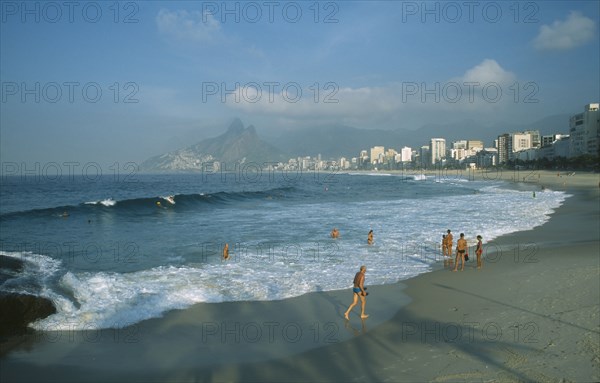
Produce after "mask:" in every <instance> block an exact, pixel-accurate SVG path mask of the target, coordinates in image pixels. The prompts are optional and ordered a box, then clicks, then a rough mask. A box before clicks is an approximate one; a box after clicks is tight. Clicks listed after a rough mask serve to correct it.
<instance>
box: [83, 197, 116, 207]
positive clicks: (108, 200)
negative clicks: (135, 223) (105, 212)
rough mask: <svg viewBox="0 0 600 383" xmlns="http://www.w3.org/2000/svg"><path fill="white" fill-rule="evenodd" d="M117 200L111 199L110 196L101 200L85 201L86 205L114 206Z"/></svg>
mask: <svg viewBox="0 0 600 383" xmlns="http://www.w3.org/2000/svg"><path fill="white" fill-rule="evenodd" d="M116 203H117V201H115V200H113V199H112V198H106V199H103V200H99V201H91V202H86V203H85V204H86V205H103V206H106V207H110V206H114V205H116Z"/></svg>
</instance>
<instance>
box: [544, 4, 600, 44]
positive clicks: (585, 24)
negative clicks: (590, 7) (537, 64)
mask: <svg viewBox="0 0 600 383" xmlns="http://www.w3.org/2000/svg"><path fill="white" fill-rule="evenodd" d="M595 30H596V24H595V23H594V20H592V19H590V18H588V17H585V16H583V15H582V14H581V13H580V12H576V11H572V12H571V13H570V14H569V16H568V17H567V19H566V20H565V21H560V20H557V21H555V22H553V23H552V25H542V26H541V27H540V33H539V34H538V35H537V36H536V38H535V39H534V40H533V45H534V47H535V48H536V49H538V50H568V49H572V48H576V47H578V46H581V45H583V44H585V43H587V42H588V41H591V40H592V39H593V38H594V32H595Z"/></svg>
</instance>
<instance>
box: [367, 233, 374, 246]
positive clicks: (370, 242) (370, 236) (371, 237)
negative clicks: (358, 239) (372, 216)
mask: <svg viewBox="0 0 600 383" xmlns="http://www.w3.org/2000/svg"><path fill="white" fill-rule="evenodd" d="M367 243H368V244H369V245H372V244H373V230H369V235H368V236H367Z"/></svg>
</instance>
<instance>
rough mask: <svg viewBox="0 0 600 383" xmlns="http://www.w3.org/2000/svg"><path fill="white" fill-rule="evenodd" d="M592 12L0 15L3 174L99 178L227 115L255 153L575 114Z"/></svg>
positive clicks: (591, 54) (373, 5) (140, 10)
mask: <svg viewBox="0 0 600 383" xmlns="http://www.w3.org/2000/svg"><path fill="white" fill-rule="evenodd" d="M599 4H600V3H599V2H598V1H522V2H516V1H507V2H505V1H498V2H485V1H456V2H453V1H449V2H421V1H417V2H413V1H381V2H378V1H337V2H335V1H323V2H315V1H290V2H286V1H256V2H252V1H251V2H239V1H231V2H223V1H217V2H195V1H182V2H176V1H168V2H167V1H143V2H135V1H124V2H114V1H106V2H105V1H89V2H88V1H76V2H71V1H58V2H39V1H28V2H21V1H1V2H0V5H1V8H0V18H1V20H0V32H1V33H0V80H1V97H2V99H1V103H0V108H1V109H0V150H1V153H0V157H1V159H0V160H1V162H2V171H3V173H4V174H7V173H10V172H14V169H15V166H17V167H19V166H30V168H31V167H33V168H34V169H35V166H41V168H43V167H44V166H45V164H49V163H52V164H59V166H61V167H62V166H63V165H62V164H65V163H71V162H73V163H77V164H79V165H78V166H80V167H83V166H85V164H89V163H94V164H95V163H97V164H100V166H102V167H103V168H105V172H109V170H108V168H109V167H110V166H111V164H113V165H114V166H117V167H124V166H125V165H124V164H126V163H128V162H136V163H139V162H142V161H143V160H145V159H147V158H148V157H150V156H153V155H157V154H161V153H164V152H166V151H168V150H173V149H175V148H179V147H185V146H188V145H191V144H193V143H195V142H196V141H199V140H200V139H203V138H208V137H213V136H216V135H218V134H220V133H222V132H224V131H225V129H226V128H227V126H228V125H229V123H231V121H232V120H233V119H234V118H235V117H239V118H241V119H242V121H243V122H244V123H245V124H246V125H250V124H252V125H254V126H255V127H256V128H257V131H258V133H259V134H260V135H261V136H265V137H269V136H274V135H284V134H285V133H286V132H288V131H290V130H296V129H303V128H306V127H314V126H331V125H346V126H352V127H357V128H363V129H409V130H414V129H418V128H419V127H421V126H423V125H425V124H441V125H444V124H452V123H457V122H460V121H465V120H475V121H477V122H478V123H481V124H482V125H485V124H497V123H507V124H510V123H532V122H535V121H537V120H540V119H542V118H545V117H547V116H552V115H559V114H576V113H579V112H581V111H583V107H584V105H586V104H588V103H590V102H598V101H599V99H600V78H599V76H600V75H599V73H600V62H599V60H600V52H599V47H600V41H599V40H600V39H599V22H600V15H599V14H600V10H599V9H600V7H599ZM440 130H441V131H440V134H439V136H440V137H443V136H444V133H445V132H444V131H443V130H444V129H443V126H442V127H441V128H440ZM567 130H568V122H567V121H566V122H565V131H564V133H566V132H567ZM382 144H385V143H382ZM36 163H37V164H39V165H35V164H36ZM21 164H25V165H21ZM115 164H116V165H115ZM65 171H66V169H65Z"/></svg>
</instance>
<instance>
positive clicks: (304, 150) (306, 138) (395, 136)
mask: <svg viewBox="0 0 600 383" xmlns="http://www.w3.org/2000/svg"><path fill="white" fill-rule="evenodd" d="M524 130H539V131H540V134H542V135H549V134H554V133H568V132H569V115H568V114H565V115H555V116H550V117H546V118H544V119H542V120H539V121H536V122H534V123H531V124H489V125H485V124H482V123H479V122H476V121H473V120H465V121H462V122H460V123H452V124H429V125H424V126H422V127H421V128H419V129H417V130H405V129H397V130H381V129H359V128H353V127H350V126H343V125H338V126H323V127H315V128H307V129H301V130H294V131H287V132H285V133H282V134H279V135H273V136H272V137H268V138H266V139H267V140H268V141H269V142H270V143H272V144H273V145H275V146H276V147H277V148H279V149H280V150H281V151H283V152H285V153H287V154H288V155H289V156H292V157H297V156H308V155H310V156H316V155H317V154H319V153H320V154H321V155H322V157H324V158H330V157H333V158H339V157H342V156H344V157H348V158H351V157H356V156H358V154H359V153H360V150H362V149H367V150H368V149H370V148H371V147H373V146H377V145H379V146H385V148H393V149H396V150H400V149H402V147H404V146H409V147H411V148H413V149H417V148H419V147H421V146H423V145H428V144H429V141H430V139H431V138H434V137H439V138H445V139H446V142H447V143H448V145H449V144H450V143H452V142H453V141H457V140H481V141H483V143H484V145H485V146H486V147H492V146H493V144H494V140H495V139H496V138H498V136H499V135H500V134H502V133H510V132H518V131H524Z"/></svg>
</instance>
